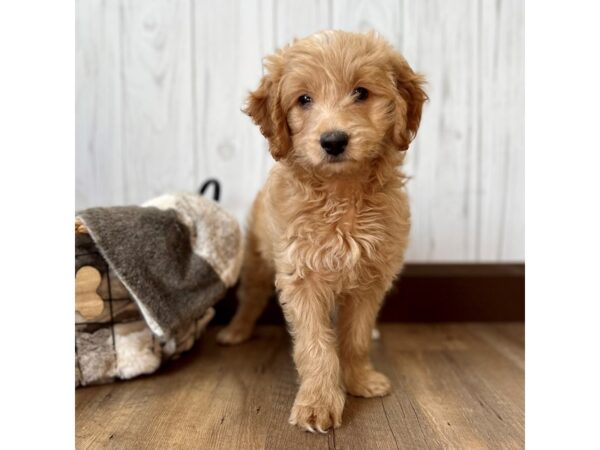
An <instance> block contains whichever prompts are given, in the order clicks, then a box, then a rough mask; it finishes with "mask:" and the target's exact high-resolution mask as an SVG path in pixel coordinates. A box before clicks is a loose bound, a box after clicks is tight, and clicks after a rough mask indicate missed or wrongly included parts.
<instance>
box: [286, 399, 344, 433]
mask: <svg viewBox="0 0 600 450" xmlns="http://www.w3.org/2000/svg"><path fill="white" fill-rule="evenodd" d="M289 422H290V424H291V425H296V426H297V427H299V428H301V429H303V430H305V431H310V432H311V433H315V432H319V433H324V434H325V433H328V432H329V430H330V429H331V428H332V427H333V428H338V427H339V426H340V425H341V424H342V410H341V408H332V407H328V406H302V405H294V407H293V408H292V414H291V415H290V420H289Z"/></svg>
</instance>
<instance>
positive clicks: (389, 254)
mask: <svg viewBox="0 0 600 450" xmlns="http://www.w3.org/2000/svg"><path fill="white" fill-rule="evenodd" d="M265 68H266V74H265V75H264V77H263V78H262V80H261V81H260V85H259V86H258V88H257V89H256V90H255V91H254V92H251V93H250V95H249V98H248V102H247V105H246V108H245V112H246V113H247V114H248V115H249V116H250V117H251V118H252V120H253V121H254V122H255V123H256V124H257V125H258V126H259V127H260V130H261V132H262V134H263V135H264V136H265V137H266V138H267V140H268V142H269V148H270V152H271V154H272V156H273V158H274V159H275V160H276V161H277V163H276V164H275V166H274V167H273V169H272V170H271V173H270V175H269V177H268V180H267V182H266V184H265V186H264V188H263V189H262V190H261V191H260V192H259V194H258V196H257V198H256V200H255V201H254V204H253V206H252V210H251V213H250V218H249V228H248V233H247V234H248V236H247V241H246V251H245V260H244V263H243V268H242V275H241V285H240V290H239V293H238V298H239V307H238V310H237V312H236V315H235V317H234V318H233V320H232V322H231V323H230V324H229V326H228V327H226V328H225V329H223V330H222V331H221V333H220V334H219V335H218V340H219V342H221V343H223V344H237V343H239V342H242V341H244V340H246V339H248V338H249V337H250V335H251V334H252V329H253V327H254V323H255V321H256V319H257V318H258V317H259V315H260V314H261V312H262V311H263V308H264V307H265V305H266V303H267V299H268V298H269V297H270V295H271V294H272V289H273V285H274V286H275V287H276V289H277V291H278V293H279V302H280V304H281V307H282V309H283V312H284V315H285V318H286V321H287V323H288V326H289V330H290V333H291V335H292V337H293V342H294V350H293V357H294V362H295V364H296V367H297V369H298V374H299V382H300V387H299V390H298V393H297V395H296V399H295V401H294V405H293V407H292V412H291V416H290V423H291V424H293V425H297V426H299V427H300V428H302V429H305V430H308V431H314V430H317V431H320V432H326V430H328V429H329V428H331V427H338V426H340V424H341V420H342V410H343V407H344V402H345V393H346V392H348V393H350V394H352V395H356V396H360V397H377V396H383V395H386V394H387V393H388V392H389V391H390V381H389V380H388V378H387V377H386V376H385V375H383V374H382V373H380V372H377V371H376V370H375V369H374V368H373V365H372V363H371V361H370V357H369V346H370V342H371V332H372V330H373V327H374V325H375V319H376V316H377V313H378V311H379V309H380V307H381V304H382V302H383V299H384V296H385V294H386V292H387V291H388V290H389V289H390V287H391V286H392V282H393V280H394V278H395V277H396V275H397V274H398V273H399V272H400V269H401V268H402V265H403V261H404V252H405V249H406V246H407V243H408V234H409V228H410V212H409V205H408V198H407V195H406V193H405V191H404V188H403V185H404V176H403V175H402V173H401V172H400V170H399V167H400V166H401V164H402V161H403V158H404V151H405V150H407V149H408V146H409V143H410V142H411V140H412V139H413V138H414V136H415V134H416V132H417V128H418V127H419V122H420V119H421V109H422V106H423V103H424V101H425V100H426V99H427V95H426V94H425V92H424V91H423V88H422V86H423V83H424V80H423V78H422V77H421V76H420V75H418V74H416V73H415V72H413V70H412V69H411V68H410V67H409V65H408V64H407V62H406V60H405V59H404V58H403V57H402V56H400V55H399V54H398V53H396V52H395V51H394V50H393V48H392V47H391V46H390V45H389V44H388V43H387V42H385V41H384V40H383V39H382V38H380V37H378V36H377V35H375V34H373V33H371V34H358V33H349V32H343V31H325V32H321V33H318V34H315V35H312V36H310V37H308V38H305V39H302V40H297V41H295V42H294V43H292V44H291V45H289V46H287V47H284V48H282V49H280V50H278V51H277V52H276V53H275V54H274V55H271V56H268V57H267V58H266V60H265ZM273 282H274V283H273ZM334 316H335V317H336V318H335V320H333V317H334Z"/></svg>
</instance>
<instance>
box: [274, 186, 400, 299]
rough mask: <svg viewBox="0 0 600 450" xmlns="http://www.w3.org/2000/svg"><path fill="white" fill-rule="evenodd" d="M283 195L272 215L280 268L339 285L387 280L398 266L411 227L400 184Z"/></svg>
mask: <svg viewBox="0 0 600 450" xmlns="http://www.w3.org/2000/svg"><path fill="white" fill-rule="evenodd" d="M294 191H295V192H294ZM287 194H288V196H287V199H286V200H285V201H284V203H285V205H283V204H279V206H278V207H277V210H278V212H277V213H276V214H278V215H279V216H280V217H279V224H280V230H281V231H282V233H281V235H280V238H279V239H278V244H279V245H278V249H277V253H278V255H279V256H280V258H278V259H279V260H280V262H282V263H283V264H282V267H280V269H281V270H284V271H286V272H287V273H290V272H293V273H295V274H296V275H297V276H299V277H301V278H304V277H308V276H310V274H311V273H312V272H316V273H318V274H319V275H320V276H329V277H330V279H331V280H332V281H335V283H336V284H338V285H343V287H344V288H353V287H356V286H358V285H365V284H366V283H371V282H373V281H375V280H378V279H383V280H384V281H387V279H390V281H391V278H393V277H394V275H395V274H396V273H397V272H398V271H399V270H400V267H401V265H402V255H403V253H404V249H405V247H406V243H407V238H408V231H409V227H410V225H409V210H408V202H407V198H406V195H405V194H404V192H403V191H402V190H401V189H400V187H399V185H398V186H393V187H392V186H390V187H389V188H388V189H387V190H385V191H381V192H377V193H371V194H366V193H364V192H361V191H348V192H327V191H320V192H314V191H312V192H307V191H306V190H294V189H291V190H290V192H288V193H287Z"/></svg>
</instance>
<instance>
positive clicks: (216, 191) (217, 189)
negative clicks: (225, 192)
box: [198, 178, 221, 202]
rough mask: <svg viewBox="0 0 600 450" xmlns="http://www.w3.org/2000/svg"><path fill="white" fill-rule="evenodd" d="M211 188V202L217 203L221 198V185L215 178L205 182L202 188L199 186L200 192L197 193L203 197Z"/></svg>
mask: <svg viewBox="0 0 600 450" xmlns="http://www.w3.org/2000/svg"><path fill="white" fill-rule="evenodd" d="M211 185H212V186H213V200H214V201H215V202H218V201H219V199H220V198H221V183H219V182H218V181H217V180H216V179H215V178H209V179H208V180H206V181H205V182H204V183H203V184H202V186H200V190H199V191H198V192H199V193H200V195H204V193H205V192H206V190H207V189H208V188H209V186H211Z"/></svg>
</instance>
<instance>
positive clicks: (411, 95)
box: [392, 52, 429, 150]
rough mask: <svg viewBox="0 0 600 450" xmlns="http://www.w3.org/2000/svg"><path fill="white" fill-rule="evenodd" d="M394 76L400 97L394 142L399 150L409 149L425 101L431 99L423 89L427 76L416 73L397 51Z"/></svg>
mask: <svg viewBox="0 0 600 450" xmlns="http://www.w3.org/2000/svg"><path fill="white" fill-rule="evenodd" d="M392 70H393V78H394V83H395V87H396V91H397V95H398V97H397V98H396V114H397V115H399V116H397V117H396V120H395V124H394V129H393V142H394V144H395V145H396V146H397V147H398V149H399V150H408V146H409V144H410V143H411V142H412V140H413V139H414V138H415V136H416V135H417V130H418V129H419V124H420V123H421V112H422V110H423V103H425V102H426V101H427V100H429V97H427V94H426V93H425V91H424V90H423V85H424V84H425V78H424V77H423V76H422V75H420V74H418V73H415V72H414V71H413V70H412V69H411V68H410V66H409V65H408V63H407V62H406V60H405V59H404V58H403V57H402V56H400V55H399V54H397V53H395V52H394V54H393V55H392Z"/></svg>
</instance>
